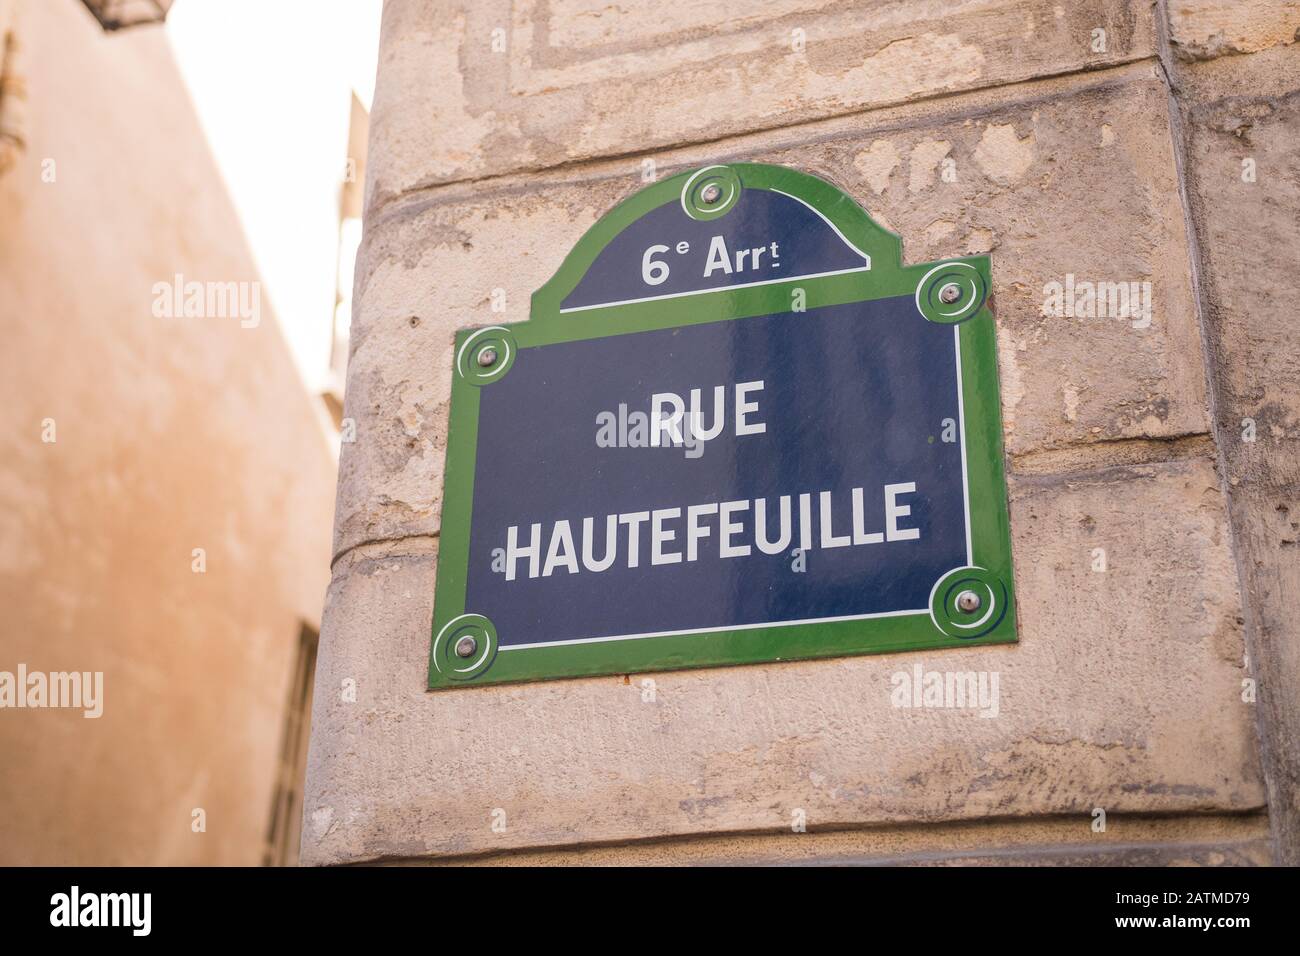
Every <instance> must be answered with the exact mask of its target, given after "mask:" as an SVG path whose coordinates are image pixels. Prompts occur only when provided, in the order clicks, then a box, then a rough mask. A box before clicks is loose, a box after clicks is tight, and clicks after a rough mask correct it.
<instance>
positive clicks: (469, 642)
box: [456, 634, 478, 657]
mask: <svg viewBox="0 0 1300 956" xmlns="http://www.w3.org/2000/svg"><path fill="white" fill-rule="evenodd" d="M476 650H478V641H476V640H474V638H472V637H471V636H470V635H468V634H466V635H465V636H464V637H462V638H461V639H460V640H459V641H457V642H456V656H457V657H469V656H470V655H471V654H473V653H474V652H475V651H476Z"/></svg>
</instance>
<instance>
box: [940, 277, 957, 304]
mask: <svg viewBox="0 0 1300 956" xmlns="http://www.w3.org/2000/svg"><path fill="white" fill-rule="evenodd" d="M960 298H961V286H959V285H958V284H957V283H955V282H949V283H948V284H947V285H946V286H944V287H943V288H942V289H940V290H939V301H940V302H942V303H944V304H945V305H952V304H953V303H954V302H956V301H957V300H958V299H960Z"/></svg>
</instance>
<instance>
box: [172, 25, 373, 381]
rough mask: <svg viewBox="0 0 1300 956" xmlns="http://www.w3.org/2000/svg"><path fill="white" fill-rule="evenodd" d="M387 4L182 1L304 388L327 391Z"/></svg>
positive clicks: (193, 68)
mask: <svg viewBox="0 0 1300 956" xmlns="http://www.w3.org/2000/svg"><path fill="white" fill-rule="evenodd" d="M381 6H382V0H176V3H175V5H174V6H173V7H172V9H171V13H170V14H169V15H168V17H167V33H168V36H169V37H170V38H171V43H172V46H173V48H174V49H175V51H176V58H177V60H178V61H179V64H180V69H181V73H182V75H183V76H184V78H185V83H186V86H187V87H188V88H189V91H190V95H191V97H192V98H193V99H194V103H195V107H196V108H197V110H198V114H199V120H200V122H201V123H202V124H203V128H204V131H205V132H206V133H207V137H208V142H209V144H210V145H211V147H212V151H213V153H214V154H215V156H216V160H217V165H218V166H219V167H220V169H221V172H222V175H223V176H224V177H225V179H226V182H227V184H228V187H229V190H230V194H231V198H232V199H233V200H234V203H235V207H236V209H237V210H238V212H239V216H240V218H241V219H242V221H243V224H244V231H245V233H246V234H247V236H248V240H249V243H250V245H251V246H252V249H253V254H254V256H255V257H256V258H257V263H258V266H259V268H260V270H261V273H262V279H263V283H264V288H263V290H262V291H263V294H264V296H265V297H267V298H269V299H270V301H271V304H272V306H273V307H274V309H275V313H276V317H277V319H278V320H279V323H280V327H281V329H282V330H283V332H284V335H285V338H286V339H287V340H288V343H289V347H290V349H291V350H292V351H293V354H294V358H295V360H296V361H297V363H298V367H299V370H300V372H301V373H302V377H303V382H304V383H305V385H306V386H307V387H308V388H309V389H311V390H312V391H313V392H319V391H321V390H323V388H324V387H325V385H326V384H327V383H328V381H329V376H328V371H329V352H330V338H331V334H332V333H331V321H332V315H333V311H334V294H335V282H336V278H337V268H338V258H337V256H338V248H339V230H338V201H339V188H340V185H341V181H342V177H343V171H344V164H345V162H346V159H347V138H348V119H349V108H350V103H351V100H350V95H351V93H352V91H353V90H355V91H356V93H357V96H358V98H359V99H360V100H361V102H362V104H363V105H364V106H365V107H366V109H369V108H370V102H371V99H372V97H373V95H374V84H375V65H376V58H377V54H378V49H379V18H380V8H381Z"/></svg>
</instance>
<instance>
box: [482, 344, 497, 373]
mask: <svg viewBox="0 0 1300 956" xmlns="http://www.w3.org/2000/svg"><path fill="white" fill-rule="evenodd" d="M496 361H497V350H496V349H494V348H492V346H490V345H489V346H488V347H487V348H485V349H484V350H483V351H482V352H479V353H478V364H479V365H481V366H483V368H487V367H488V366H489V365H495V364H496Z"/></svg>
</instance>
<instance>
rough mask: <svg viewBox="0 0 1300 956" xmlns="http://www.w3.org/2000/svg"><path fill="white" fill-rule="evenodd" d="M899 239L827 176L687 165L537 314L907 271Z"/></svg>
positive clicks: (613, 224) (628, 205)
mask: <svg viewBox="0 0 1300 956" xmlns="http://www.w3.org/2000/svg"><path fill="white" fill-rule="evenodd" d="M900 264H901V242H900V240H899V237H898V236H897V235H895V234H894V233H892V232H889V231H888V230H887V229H884V228H883V227H881V226H880V225H879V224H878V223H876V222H875V221H874V220H873V219H872V218H871V216H870V215H869V214H868V213H867V212H866V210H864V209H863V208H862V207H861V206H859V205H858V204H857V203H856V202H854V200H853V199H852V198H851V197H850V196H848V195H847V194H845V193H843V192H841V191H840V190H839V189H837V188H836V187H835V186H833V185H832V184H831V183H829V182H827V181H826V180H823V179H819V178H817V177H815V176H811V175H809V174H807V173H802V172H799V171H797V170H793V169H788V168H785V167H781V166H771V165H765V164H760V163H736V164H732V165H726V166H723V165H716V166H706V167H703V168H701V169H697V170H694V171H692V172H685V173H680V174H678V175H676V176H672V177H670V178H668V179H665V180H664V181H663V182H660V183H656V184H654V185H652V186H649V187H647V188H646V189H643V190H641V191H640V192H638V193H636V194H635V195H633V196H631V197H629V198H628V199H627V200H625V201H624V202H622V203H620V204H619V205H618V206H616V207H615V208H614V209H613V210H611V211H610V212H609V213H608V214H606V215H605V216H604V217H603V218H602V219H601V220H600V221H599V222H598V223H596V224H595V225H594V226H592V228H591V229H590V230H588V232H587V233H586V235H584V236H583V237H582V239H581V240H579V242H578V243H577V245H576V246H575V247H574V249H573V251H572V252H571V253H570V254H569V256H568V257H567V258H566V259H565V261H564V264H563V265H562V266H561V267H560V270H559V271H558V272H557V273H556V275H555V277H554V278H553V279H552V280H551V281H550V282H548V283H547V284H546V285H545V286H543V287H542V288H541V289H540V290H538V292H537V293H536V294H535V295H534V297H533V318H534V319H537V318H545V317H549V316H554V315H559V314H571V313H575V312H583V311H589V310H592V309H604V308H609V307H611V306H619V305H628V304H635V303H642V302H654V301H662V300H665V299H672V298H681V297H686V296H693V295H699V294H703V293H708V292H716V291H722V290H728V289H742V288H754V287H758V286H764V285H773V284H778V283H783V282H790V281H796V280H810V279H817V278H823V277H826V276H832V275H850V274H861V278H862V279H863V281H864V283H865V285H867V286H868V287H869V286H870V285H871V283H870V273H871V272H872V271H873V270H877V271H879V272H881V273H883V274H888V273H889V272H892V271H896V270H897V269H898V268H899V266H900Z"/></svg>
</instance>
